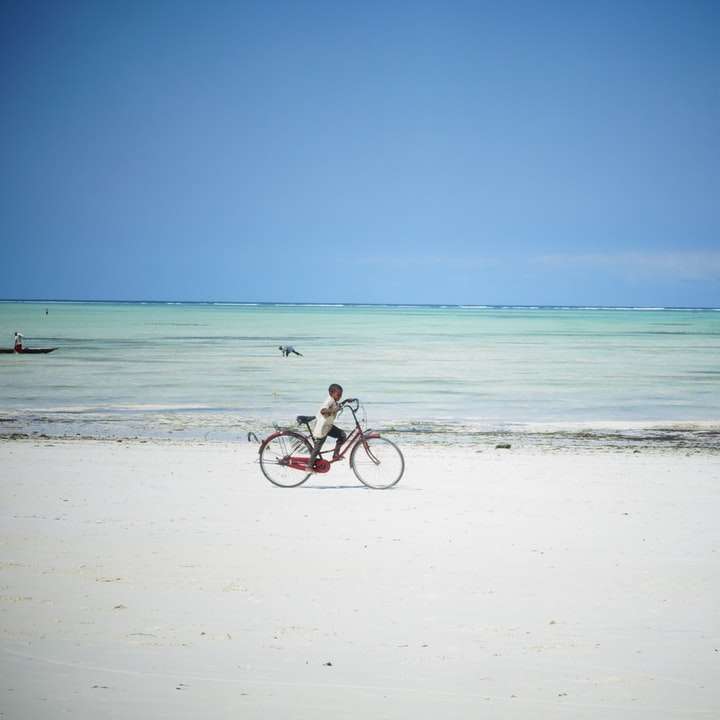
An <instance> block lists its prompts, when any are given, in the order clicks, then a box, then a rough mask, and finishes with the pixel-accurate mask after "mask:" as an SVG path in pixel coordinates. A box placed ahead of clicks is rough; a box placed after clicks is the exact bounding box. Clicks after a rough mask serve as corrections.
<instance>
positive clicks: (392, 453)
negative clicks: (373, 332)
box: [258, 398, 405, 490]
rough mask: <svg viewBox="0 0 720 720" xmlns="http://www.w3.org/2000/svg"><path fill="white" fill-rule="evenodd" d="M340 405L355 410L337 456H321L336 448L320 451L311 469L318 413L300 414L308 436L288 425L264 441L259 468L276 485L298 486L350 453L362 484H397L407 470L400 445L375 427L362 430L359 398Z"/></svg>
mask: <svg viewBox="0 0 720 720" xmlns="http://www.w3.org/2000/svg"><path fill="white" fill-rule="evenodd" d="M341 405H342V407H343V409H345V408H347V409H349V410H350V412H351V413H352V416H353V420H354V421H355V428H354V429H353V431H352V432H351V433H350V434H349V435H348V436H347V438H346V439H345V441H344V442H343V444H342V446H341V447H340V449H339V452H338V454H337V456H335V455H333V458H332V459H331V460H326V459H325V458H323V457H322V456H323V455H327V454H328V453H334V450H325V451H323V452H320V453H319V455H318V459H317V460H316V461H315V464H314V466H313V470H312V471H311V470H310V469H309V468H308V461H309V460H310V454H311V453H312V449H313V443H312V441H313V440H314V437H313V434H312V430H311V428H310V423H311V422H312V421H313V420H314V419H315V416H313V415H298V416H297V418H296V419H297V423H298V425H305V426H306V427H307V429H308V434H307V435H304V434H303V433H302V432H299V431H296V430H291V429H288V428H285V429H282V430H278V431H277V432H275V433H273V434H272V435H268V437H266V438H265V439H264V440H263V441H262V443H261V444H260V449H259V450H258V453H259V455H260V468H261V470H262V472H263V475H265V477H266V478H267V479H268V480H269V481H270V482H271V483H273V485H278V486H279V487H286V488H290V487H298V486H299V485H302V484H303V483H304V482H305V481H306V480H307V479H308V478H309V477H310V476H311V475H312V474H313V473H327V472H329V471H330V468H331V467H332V465H333V463H336V462H338V461H339V460H343V459H344V458H345V455H346V454H347V453H348V452H349V453H350V467H351V468H352V470H353V472H354V473H355V476H356V477H357V479H358V480H359V481H360V482H361V483H362V484H363V485H365V486H367V487H369V488H373V489H374V490H386V489H387V488H391V487H393V485H397V483H398V482H399V481H400V478H401V477H402V476H403V473H404V472H405V458H404V457H403V454H402V452H401V451H400V448H399V447H398V446H397V445H396V444H395V443H394V442H392V441H391V440H388V439H387V438H384V437H382V436H381V435H380V433H378V432H375V431H374V430H363V427H362V423H361V422H360V420H358V412H359V410H360V401H359V400H358V399H357V398H348V399H347V400H344V401H343V402H342V403H341Z"/></svg>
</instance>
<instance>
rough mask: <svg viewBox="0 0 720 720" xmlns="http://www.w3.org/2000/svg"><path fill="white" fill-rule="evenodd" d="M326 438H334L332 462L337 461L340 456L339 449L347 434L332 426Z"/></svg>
mask: <svg viewBox="0 0 720 720" xmlns="http://www.w3.org/2000/svg"><path fill="white" fill-rule="evenodd" d="M328 436H329V437H332V438H335V440H336V442H335V450H333V460H337V458H338V456H339V455H340V448H341V447H342V444H343V443H344V442H345V440H347V433H346V432H345V431H344V430H341V429H340V428H339V427H337V425H333V426H332V427H331V428H330V430H329V431H328Z"/></svg>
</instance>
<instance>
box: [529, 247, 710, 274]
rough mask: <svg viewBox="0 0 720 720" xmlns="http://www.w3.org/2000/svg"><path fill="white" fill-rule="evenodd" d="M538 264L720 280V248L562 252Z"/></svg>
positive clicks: (540, 260)
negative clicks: (659, 251) (708, 249)
mask: <svg viewBox="0 0 720 720" xmlns="http://www.w3.org/2000/svg"><path fill="white" fill-rule="evenodd" d="M535 264H538V265H544V266H546V267H552V268H555V269H560V268H566V269H573V268H575V269H578V268H585V269H603V270H611V271H617V272H622V273H632V274H633V275H645V276H647V275H652V276H656V277H657V276H661V277H672V278H675V279H679V280H701V279H705V280H707V279H718V280H720V252H717V251H712V250H710V251H680V252H661V253H652V252H640V251H634V252H624V253H580V254H572V253H559V254H551V255H541V256H539V257H537V258H535Z"/></svg>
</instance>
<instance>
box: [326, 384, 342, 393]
mask: <svg viewBox="0 0 720 720" xmlns="http://www.w3.org/2000/svg"><path fill="white" fill-rule="evenodd" d="M333 390H339V391H340V392H342V385H338V384H337V383H333V384H332V385H331V386H330V387H329V388H328V392H329V393H331V392H332V391H333Z"/></svg>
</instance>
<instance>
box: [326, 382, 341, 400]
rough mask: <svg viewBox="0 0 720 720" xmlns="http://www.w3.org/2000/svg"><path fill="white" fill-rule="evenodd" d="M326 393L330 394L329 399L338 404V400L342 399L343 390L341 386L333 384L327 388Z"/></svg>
mask: <svg viewBox="0 0 720 720" xmlns="http://www.w3.org/2000/svg"><path fill="white" fill-rule="evenodd" d="M328 392H329V393H330V397H331V398H332V399H333V400H335V402H338V401H339V400H340V398H341V397H342V393H343V389H342V386H341V385H338V384H337V383H333V384H332V385H331V386H330V387H329V388H328Z"/></svg>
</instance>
